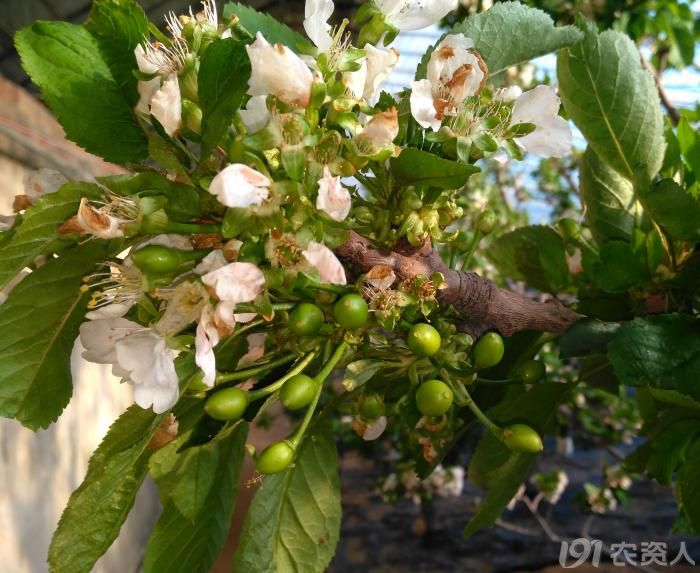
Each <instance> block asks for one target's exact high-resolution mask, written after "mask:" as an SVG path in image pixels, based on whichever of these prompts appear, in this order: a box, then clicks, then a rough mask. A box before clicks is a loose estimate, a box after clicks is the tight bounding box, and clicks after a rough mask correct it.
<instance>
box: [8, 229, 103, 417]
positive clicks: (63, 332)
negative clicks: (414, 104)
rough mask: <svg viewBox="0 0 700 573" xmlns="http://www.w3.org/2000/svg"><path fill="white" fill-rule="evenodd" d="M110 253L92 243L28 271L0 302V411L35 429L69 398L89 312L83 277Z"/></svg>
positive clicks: (56, 415) (87, 294)
mask: <svg viewBox="0 0 700 573" xmlns="http://www.w3.org/2000/svg"><path fill="white" fill-rule="evenodd" d="M109 254H111V251H110V249H109V248H108V247H107V246H106V245H105V244H104V243H103V242H101V241H100V242H98V241H93V242H91V243H87V244H85V245H82V246H80V247H77V248H74V249H71V250H69V251H66V252H65V254H63V255H62V256H61V257H60V258H58V259H52V260H50V261H49V262H47V263H46V264H45V265H43V266H42V267H40V268H39V269H38V270H36V271H34V272H33V273H31V274H29V276H27V277H26V278H25V279H24V280H23V281H22V282H20V283H19V284H18V285H17V286H16V287H15V288H14V290H13V291H12V293H11V294H10V297H9V299H8V300H7V302H6V303H5V304H3V305H2V306H0V415H2V416H6V417H9V418H16V419H17V420H19V421H20V422H22V424H24V425H25V426H27V427H28V428H31V429H33V430H36V429H37V428H39V427H42V428H45V427H47V426H48V425H49V424H51V423H52V422H54V421H55V420H56V418H58V416H59V415H60V413H61V412H62V411H63V408H65V406H66V404H67V403H68V401H69V400H70V396H71V393H72V391H73V386H72V383H71V369H70V355H71V350H72V349H73V343H74V342H75V339H76V337H77V335H78V328H79V326H80V323H81V322H82V321H83V319H84V316H85V312H86V311H87V302H88V298H89V293H83V292H81V291H80V287H81V285H82V284H83V282H82V279H83V276H85V274H86V273H88V272H89V271H91V270H92V269H93V268H94V266H95V264H96V262H97V261H98V260H100V259H102V258H104V257H106V256H108V255H109Z"/></svg>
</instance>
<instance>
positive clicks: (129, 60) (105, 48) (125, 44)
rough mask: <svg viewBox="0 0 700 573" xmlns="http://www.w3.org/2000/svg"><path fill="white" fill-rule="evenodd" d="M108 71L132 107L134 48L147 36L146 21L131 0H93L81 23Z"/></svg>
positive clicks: (135, 99)
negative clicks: (84, 19)
mask: <svg viewBox="0 0 700 573" xmlns="http://www.w3.org/2000/svg"><path fill="white" fill-rule="evenodd" d="M85 28H86V29H87V31H88V32H90V33H91V34H92V35H93V36H94V37H95V39H96V40H97V44H98V45H99V47H100V53H101V54H102V57H103V58H104V60H105V62H106V63H107V65H108V66H109V69H110V70H111V71H112V76H113V77H114V80H115V82H116V83H117V86H118V88H119V90H121V92H122V94H123V95H124V97H125V98H126V99H127V101H128V102H129V103H130V104H131V106H135V105H136V103H137V102H138V100H139V94H138V91H137V89H136V85H137V79H136V76H135V75H134V70H137V69H138V65H137V63H136V56H135V55H134V49H135V48H136V46H137V45H138V44H139V43H140V42H142V41H143V38H144V37H145V36H147V35H148V18H146V15H145V14H144V12H143V9H142V8H141V6H139V5H138V3H137V2H134V0H94V1H93V3H92V9H91V10H90V16H89V17H88V20H87V22H85Z"/></svg>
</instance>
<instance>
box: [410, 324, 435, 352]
mask: <svg viewBox="0 0 700 573" xmlns="http://www.w3.org/2000/svg"><path fill="white" fill-rule="evenodd" d="M441 343H442V339H441V338H440V333H439V332H438V331H437V330H435V328H434V327H432V326H430V325H429V324H424V323H421V324H414V325H413V326H412V327H411V329H410V330H409V331H408V336H407V337H406V344H408V347H409V348H410V349H411V351H412V352H413V354H415V355H416V356H432V355H433V354H435V353H436V352H437V351H438V350H440V344H441Z"/></svg>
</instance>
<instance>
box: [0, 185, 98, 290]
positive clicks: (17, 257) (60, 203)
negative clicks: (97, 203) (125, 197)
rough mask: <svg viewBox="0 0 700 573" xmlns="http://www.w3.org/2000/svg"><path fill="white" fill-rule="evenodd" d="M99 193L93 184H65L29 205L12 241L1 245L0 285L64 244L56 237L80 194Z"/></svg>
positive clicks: (78, 199)
mask: <svg viewBox="0 0 700 573" xmlns="http://www.w3.org/2000/svg"><path fill="white" fill-rule="evenodd" d="M101 194H102V193H101V191H100V188H99V186H97V185H94V184H92V183H66V184H65V185H63V186H62V187H61V188H60V189H59V190H58V191H56V192H55V193H50V194H49V195H44V196H43V197H41V198H40V199H39V201H37V203H36V205H33V206H32V207H29V208H28V209H27V210H26V211H25V212H24V217H23V219H22V222H21V223H20V225H19V227H17V229H16V230H15V232H14V236H13V237H12V240H11V241H9V242H3V244H2V246H0V288H3V287H5V286H7V284H8V283H9V282H10V281H11V280H12V279H13V278H15V277H16V276H17V275H18V274H19V273H20V272H21V271H22V269H24V268H26V267H29V266H31V265H32V264H33V263H34V260H35V259H36V258H37V257H38V256H39V255H46V254H49V253H52V252H55V251H58V250H60V247H61V246H62V245H63V246H65V242H64V243H61V241H60V240H59V236H58V228H59V227H60V226H61V225H62V224H63V223H65V221H66V219H68V218H70V217H71V216H73V215H75V214H76V213H77V212H78V206H79V205H80V199H81V197H88V198H97V197H99V196H101Z"/></svg>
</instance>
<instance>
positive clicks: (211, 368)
mask: <svg viewBox="0 0 700 573" xmlns="http://www.w3.org/2000/svg"><path fill="white" fill-rule="evenodd" d="M219 340H221V335H220V334H219V330H218V329H217V327H216V324H215V323H214V314H213V312H212V310H211V307H210V306H209V305H207V306H205V307H204V308H203V309H202V314H201V316H200V318H199V323H198V324H197V332H196V335H195V340H194V346H195V355H194V361H195V363H196V364H197V366H199V368H200V369H201V370H202V373H203V374H204V377H203V378H202V381H203V382H204V384H206V385H207V386H209V387H210V388H211V387H213V386H214V381H215V380H216V357H215V356H214V347H215V346H216V345H217V344H219Z"/></svg>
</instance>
